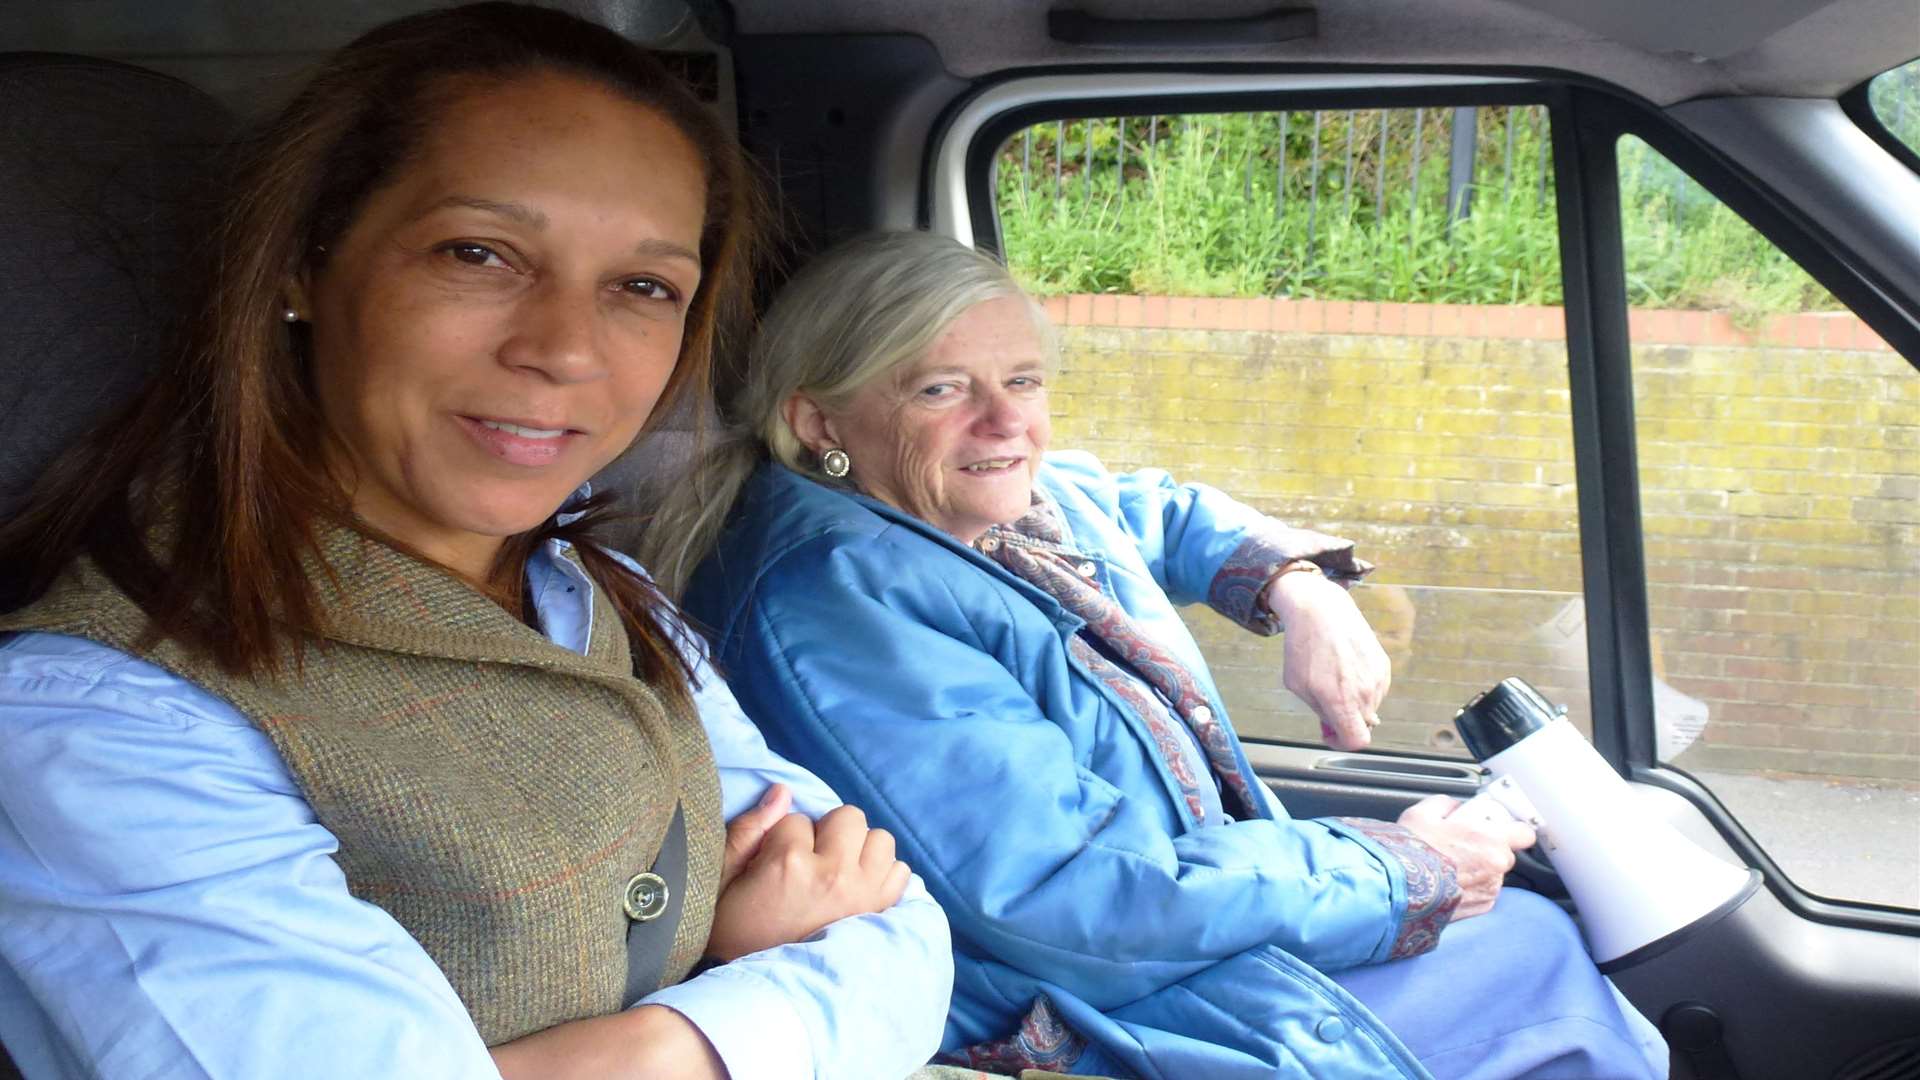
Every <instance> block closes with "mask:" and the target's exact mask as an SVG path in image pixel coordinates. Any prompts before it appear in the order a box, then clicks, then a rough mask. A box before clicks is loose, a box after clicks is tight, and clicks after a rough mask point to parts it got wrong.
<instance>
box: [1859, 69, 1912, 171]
mask: <svg viewBox="0 0 1920 1080" xmlns="http://www.w3.org/2000/svg"><path fill="white" fill-rule="evenodd" d="M1867 105H1868V107H1869V108H1871V109H1873V114H1874V115H1875V116H1877V117H1879V118H1880V123H1882V124H1884V125H1885V126H1886V129H1887V130H1888V131H1890V132H1892V133H1893V136H1894V138H1897V139H1899V140H1900V141H1901V142H1903V143H1906V144H1907V146H1908V147H1909V148H1910V149H1912V150H1913V151H1914V152H1915V153H1920V60H1915V61H1912V62H1911V63H1907V64H1902V65H1900V66H1899V67H1897V68H1894V69H1893V70H1892V71H1886V72H1882V73H1880V74H1879V75H1876V76H1874V78H1873V81H1872V82H1870V83H1868V84H1867Z"/></svg>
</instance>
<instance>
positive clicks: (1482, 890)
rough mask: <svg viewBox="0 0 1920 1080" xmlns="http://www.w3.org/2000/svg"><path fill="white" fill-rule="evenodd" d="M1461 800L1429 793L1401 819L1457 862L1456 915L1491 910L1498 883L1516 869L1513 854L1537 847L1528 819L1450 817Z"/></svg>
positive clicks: (1454, 910)
mask: <svg viewBox="0 0 1920 1080" xmlns="http://www.w3.org/2000/svg"><path fill="white" fill-rule="evenodd" d="M1459 805H1460V803H1459V800H1457V799H1451V798H1448V797H1447V796H1445V795H1429V796H1428V797H1426V798H1424V799H1421V800H1420V801H1419V802H1417V803H1414V804H1413V805H1412V806H1409V807H1407V808H1406V810H1405V811H1404V812H1402V813H1401V815H1400V824H1401V825H1404V826H1405V827H1406V828H1407V831H1409V832H1411V833H1413V835H1415V836H1417V837H1419V838H1420V839H1422V840H1425V841H1426V842H1427V843H1428V844H1430V845H1432V847H1433V848H1434V850H1436V851H1438V852H1439V853H1440V854H1441V855H1444V856H1446V858H1447V861H1448V862H1451V863H1452V864H1453V873H1454V880H1455V881H1457V882H1458V883H1459V885H1460V902H1459V904H1458V905H1456V906H1455V907H1454V909H1453V917H1454V918H1455V919H1456V920H1458V919H1470V918H1472V917H1473V916H1475V915H1484V914H1486V913H1487V912H1489V911H1491V910H1493V901H1494V898H1495V897H1497V896H1499V895H1500V883H1501V882H1502V881H1503V880H1505V878H1506V876H1507V871H1509V870H1511V869H1513V861H1514V860H1513V853H1514V852H1516V851H1522V850H1525V849H1526V848H1530V847H1532V846H1533V842H1534V840H1535V837H1534V834H1533V829H1532V827H1531V826H1528V825H1527V824H1526V823H1524V822H1519V821H1514V820H1512V819H1508V820H1506V821H1496V820H1493V819H1491V818H1487V817H1481V816H1479V815H1472V816H1461V817H1448V816H1447V815H1448V814H1451V813H1453V811H1454V809H1455V808H1456V807H1458V806H1459Z"/></svg>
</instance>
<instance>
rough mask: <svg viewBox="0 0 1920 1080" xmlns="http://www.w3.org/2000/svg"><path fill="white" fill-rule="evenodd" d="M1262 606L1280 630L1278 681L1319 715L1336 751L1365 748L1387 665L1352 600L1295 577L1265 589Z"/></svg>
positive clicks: (1323, 582)
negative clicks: (1283, 640) (1283, 641)
mask: <svg viewBox="0 0 1920 1080" xmlns="http://www.w3.org/2000/svg"><path fill="white" fill-rule="evenodd" d="M1266 605H1267V610H1268V611H1271V612H1273V614H1274V616H1275V617H1276V618H1278V619H1279V620H1280V625H1281V626H1283V627H1285V628H1286V630H1285V634H1286V660H1285V663H1286V669H1285V673H1284V675H1283V676H1282V678H1283V680H1284V682H1285V684H1286V687H1287V689H1288V690H1290V691H1292V692H1293V695H1294V696H1295V697H1297V698H1299V699H1300V700H1301V701H1304V702H1306V703H1307V707H1308V708H1310V709H1312V710H1313V711H1314V713H1315V714H1316V715H1318V716H1319V717H1320V737H1321V738H1322V739H1324V740H1325V741H1326V744H1327V745H1328V746H1331V747H1333V748H1334V749H1336V750H1359V749H1361V748H1363V747H1365V746H1366V745H1367V744H1368V743H1370V742H1372V741H1373V726H1374V725H1375V724H1378V723H1379V722H1380V716H1379V712H1378V710H1379V708H1380V702H1381V700H1382V699H1384V698H1385V697H1386V696H1387V686H1388V684H1389V683H1391V682H1392V681H1393V680H1392V665H1391V664H1389V663H1388V661H1387V653H1386V650H1384V649H1382V648H1381V647H1380V639H1379V638H1377V637H1375V636H1374V633H1373V628H1372V627H1370V626H1368V625H1367V619H1366V616H1364V615H1362V614H1360V609H1359V607H1357V606H1355V604H1354V602H1353V597H1351V596H1349V595H1348V594H1347V590H1346V589H1344V588H1342V587H1341V586H1340V585H1339V584H1337V583H1335V582H1332V581H1329V580H1327V579H1326V578H1325V577H1323V576H1321V575H1319V574H1312V573H1298V572H1296V573H1290V574H1281V575H1279V576H1277V577H1275V578H1274V579H1273V580H1272V581H1271V582H1269V583H1268V585H1267V591H1266Z"/></svg>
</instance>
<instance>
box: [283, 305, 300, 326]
mask: <svg viewBox="0 0 1920 1080" xmlns="http://www.w3.org/2000/svg"><path fill="white" fill-rule="evenodd" d="M280 321H281V322H289V323H297V322H299V321H300V313H299V312H298V311H295V310H294V309H292V308H287V309H286V310H285V311H282V312H281V313H280Z"/></svg>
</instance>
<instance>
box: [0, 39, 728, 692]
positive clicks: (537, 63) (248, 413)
mask: <svg viewBox="0 0 1920 1080" xmlns="http://www.w3.org/2000/svg"><path fill="white" fill-rule="evenodd" d="M540 71H548V72H559V73H563V74H569V75H575V76H578V77H581V78H583V79H586V80H589V81H591V82H593V83H595V84H597V85H600V86H602V87H604V88H606V89H607V90H609V91H610V92H612V93H614V94H617V95H619V96H621V97H622V98H625V99H627V100H630V101H633V102H634V103H636V104H640V105H644V106H646V107H648V108H651V109H653V110H655V111H657V112H658V113H659V114H660V115H661V116H662V117H664V118H665V119H666V120H667V121H668V122H670V123H671V124H673V126H674V127H676V128H677V129H679V130H680V131H681V132H682V133H683V134H684V135H685V136H686V137H687V138H688V139H689V140H690V141H691V142H692V143H693V145H694V147H695V148H696V150H697V151H698V153H699V155H700V157H701V159H702V161H703V162H704V164H705V168H706V179H707V199H706V222H705V227H704V229H703V232H702V234H701V238H700V260H701V272H702V284H701V287H700V289H699V291H698V292H697V293H696V294H695V296H694V299H693V301H692V303H691V305H690V306H689V309H688V313H687V320H686V330H685V336H684V339H683V341H682V344H681V347H680V356H679V361H678V363H677V365H676V366H675V368H674V371H673V375H672V377H671V378H670V380H669V381H668V383H667V386H666V389H665V391H664V392H663V393H662V396H661V399H660V401H659V403H658V404H657V405H656V406H655V410H654V415H655V416H656V417H658V416H661V415H663V414H665V413H667V412H669V411H670V410H672V409H673V408H674V407H675V405H676V404H677V403H679V402H683V401H685V400H687V399H688V397H689V396H690V395H707V394H710V393H711V388H710V380H711V368H712V356H713V353H714V351H715V350H716V349H720V348H732V347H734V345H735V344H736V342H735V340H734V334H735V333H736V332H737V331H738V330H742V329H744V324H745V320H746V315H747V308H748V306H749V304H750V295H751V283H752V275H753V265H752V264H753V261H754V256H755V254H756V251H757V247H758V232H757V229H758V221H759V218H760V214H759V203H758V198H757V194H756V189H755V188H754V186H753V185H752V183H751V181H750V179H749V174H748V173H747V170H746V166H745V164H744V161H743V159H742V157H741V155H740V151H739V150H738V147H737V145H736V144H735V143H734V141H733V139H732V138H731V137H730V136H729V135H728V133H727V132H726V130H725V129H724V128H723V127H722V126H721V124H720V123H719V121H718V119H717V118H716V117H715V116H714V115H713V114H712V113H711V112H709V111H708V109H707V108H706V107H705V106H703V105H701V103H700V102H699V101H697V100H696V99H695V98H694V96H693V95H692V93H691V92H690V91H689V90H688V89H687V88H686V87H685V86H684V85H683V84H682V83H681V82H680V81H679V80H678V79H676V78H675V77H674V76H673V75H672V74H671V73H669V72H668V70H667V69H666V68H665V67H664V66H663V65H662V64H661V63H660V62H659V60H657V59H656V58H655V57H654V56H653V55H652V54H650V53H648V52H647V51H646V50H644V49H642V48H640V47H638V46H636V45H634V44H633V43H631V42H629V41H627V40H625V39H624V38H622V37H620V36H619V35H618V34H615V33H614V32H613V31H611V30H608V29H606V28H604V27H600V26H596V25H594V24H593V23H590V22H586V21H584V20H582V19H579V18H576V17H574V16H572V15H567V14H564V13H561V12H558V11H553V10H550V9H545V8H539V7H532V6H527V5H521V4H511V3H481V4H473V5H469V6H466V7H460V8H453V9H450V10H446V11H436V12H428V13H426V14H421V15H415V16H410V17H407V18H403V19H399V20H396V21H394V22H390V23H387V24H386V25H384V26H381V27H379V28H377V29H375V30H372V31H370V32H368V33H367V34H365V35H363V36H361V37H360V38H358V39H357V40H355V41H354V42H352V43H351V44H349V45H347V46H345V47H344V48H342V49H340V50H339V51H338V52H336V53H334V54H333V55H332V56H331V57H330V58H328V59H327V60H326V61H325V62H324V64H323V65H322V66H321V67H320V69H319V70H318V72H317V73H316V74H315V75H314V76H313V78H312V80H311V81H310V82H309V83H308V84H307V85H306V87H305V88H304V89H303V90H302V91H301V92H300V93H299V94H298V95H297V96H296V97H295V98H294V99H293V100H292V102H291V103H290V104H288V105H287V107H286V108H285V109H283V110H282V111H281V112H280V113H279V114H278V115H277V116H276V117H275V118H273V119H272V120H271V121H270V122H268V123H267V124H266V125H265V126H264V127H263V128H262V129H261V130H260V132H259V133H258V134H257V135H255V136H254V137H253V138H252V139H250V140H248V141H247V142H245V143H243V144H241V145H240V147H239V156H238V160H237V162H236V166H237V167H236V169H235V170H234V174H233V189H232V193H231V197H230V199H229V200H228V201H227V203H226V210H225V213H224V217H223V219H222V220H221V221H220V223H219V225H218V226H217V228H216V229H215V230H214V232H213V234H212V235H211V236H210V237H209V238H208V242H207V244H206V245H205V250H204V252H203V259H202V265H201V270H200V274H201V276H200V282H201V286H200V289H201V295H202V298H203V299H202V301H201V305H200V307H199V309H198V310H197V311H196V312H194V313H192V314H191V315H190V317H189V319H188V321H187V323H186V326H185V329H184V332H183V334H182V340H181V343H180V347H179V348H178V349H177V350H175V351H174V352H173V353H172V354H171V355H170V356H169V357H167V358H165V362H164V363H163V364H162V365H161V366H160V369H159V370H158V372H157V374H156V376H155V377H154V379H153V381H152V382H151V383H150V384H149V385H148V387H147V388H146V390H145V391H143V393H142V394H141V396H140V397H139V398H138V399H137V400H136V401H135V402H134V403H133V405H132V406H131V407H130V408H129V409H128V411H127V412H126V413H124V414H122V415H121V416H119V417H117V418H115V419H114V420H113V421H111V422H109V423H108V424H105V425H103V426H102V427H101V428H100V429H99V430H98V431H97V432H96V433H95V434H94V435H93V436H91V437H90V438H89V439H87V440H86V441H85V442H83V443H82V444H80V445H79V446H78V447H76V448H75V449H74V450H72V451H70V452H69V453H68V454H66V455H65V456H64V457H62V458H61V459H60V460H59V461H58V462H57V463H56V464H55V465H54V466H53V468H51V469H50V470H49V471H48V472H47V473H46V474H45V475H44V476H42V478H41V480H40V482H39V483H38V484H37V485H36V487H35V490H34V496H33V499H32V501H31V503H30V504H29V506H28V508H27V510H26V511H25V512H24V513H23V514H21V515H20V516H19V517H18V518H16V519H15V520H14V521H13V522H11V523H9V524H8V525H7V526H6V527H5V528H4V530H0V565H9V566H11V567H15V568H19V569H22V570H24V571H25V576H26V581H25V585H26V588H25V593H24V595H23V596H15V597H12V598H10V599H9V601H8V602H9V603H10V604H13V605H17V604H19V603H22V602H25V601H30V600H31V599H33V598H35V597H38V596H39V595H41V594H42V593H44V592H45V590H46V589H47V588H48V587H49V586H50V585H51V583H52V581H53V579H54V578H55V577H57V576H58V575H59V574H60V572H61V571H62V570H63V569H64V568H65V567H66V566H67V565H68V564H69V563H70V562H71V561H72V560H73V559H74V558H75V557H77V556H79V555H82V554H84V555H87V556H90V557H91V558H92V559H93V560H94V562H95V563H96V564H98V566H99V567H100V568H101V570H102V571H103V572H105V573H106V574H107V576H108V577H109V578H111V579H112V580H113V582H114V583H115V584H116V585H118V586H119V587H120V588H121V589H123V590H124V591H125V592H126V593H127V595H128V596H130V597H131V598H132V599H133V600H134V601H135V602H136V603H138V604H139V605H140V606H141V608H142V609H143V610H144V611H145V612H146V613H147V615H148V616H149V618H150V619H151V620H152V622H151V626H150V629H149V641H150V642H151V641H157V640H161V639H175V640H178V641H180V642H181V643H182V644H184V645H186V646H187V647H188V648H190V649H193V650H195V651H197V652H200V653H202V654H203V655H207V656H210V657H211V658H213V659H214V660H215V661H216V662H217V663H219V664H220V665H221V666H222V667H223V668H225V669H226V670H228V671H230V672H233V673H236V674H248V673H260V672H264V671H266V670H268V669H271V668H272V667H274V666H275V665H276V664H277V663H279V662H280V661H281V660H282V659H284V658H286V656H287V654H288V652H289V649H290V647H292V646H296V645H297V644H298V643H299V642H300V641H302V640H304V639H305V638H306V637H307V636H308V635H312V634H314V633H316V632H319V631H322V630H323V629H324V616H325V613H324V612H321V611H318V610H316V600H315V594H314V588H313V583H312V581H311V580H310V579H309V577H308V575H307V573H306V569H305V566H304V562H303V560H304V559H305V557H307V556H308V555H311V554H317V549H316V546H315V539H316V535H317V534H316V527H317V526H319V525H322V524H339V525H345V526H347V527H352V528H362V529H363V530H364V527H363V526H359V525H357V524H356V523H355V522H354V520H353V518H352V515H351V513H350V511H349V510H348V508H347V505H346V501H345V497H344V495H343V493H342V492H341V490H340V488H339V485H338V484H337V483H336V482H335V481H334V480H333V479H332V478H330V477H329V476H328V474H327V472H326V470H325V468H324V466H323V465H322V464H321V463H322V462H323V461H325V460H326V455H325V454H324V453H323V452H322V451H323V448H324V446H325V442H324V440H325V439H327V438H328V436H327V434H326V431H325V426H324V424H323V421H322V418H321V416H320V412H319V408H318V405H317V404H316V400H315V397H314V394H313V391H312V382H311V379H310V378H309V376H308V373H307V370H306V362H305V358H304V344H305V341H304V334H303V333H302V329H303V328H301V327H298V326H295V327H292V328H289V327H288V326H287V325H286V324H285V323H283V322H282V321H281V319H280V318H279V312H280V310H281V308H282V307H283V306H284V296H285V289H286V285H287V283H288V281H289V280H290V279H291V278H292V276H293V275H294V274H295V273H297V272H298V271H300V270H301V269H303V268H306V267H310V266H314V265H317V260H323V259H324V258H325V251H326V249H327V248H328V247H329V246H331V245H332V243H333V242H334V241H335V240H336V239H337V238H338V237H340V236H341V235H342V234H343V233H344V232H345V231H346V230H347V228H348V226H349V225H350V224H351V223H352V222H353V220H354V218H355V217H356V215H357V214H358V213H359V212H360V209H361V208H362V206H363V205H364V204H365V202H366V201H367V198H368V196H369V195H370V194H371V193H373V192H375V191H377V190H379V189H380V187H381V186H382V185H383V184H385V183H387V182H389V181H390V180H391V179H392V178H393V177H394V175H395V174H396V173H397V172H398V171H399V170H401V169H402V168H404V167H405V166H406V165H407V164H408V163H409V162H410V161H411V160H412V159H413V158H414V157H415V156H416V155H417V154H418V153H419V151H420V146H421V143H422V141H423V135H424V134H425V132H426V131H427V129H428V127H429V126H430V125H431V124H432V123H433V119H434V116H435V115H436V110H437V109H438V108H441V107H444V105H445V103H446V101H447V100H448V99H449V98H450V97H451V92H452V91H455V90H465V89H467V88H468V87H470V86H475V85H478V86H484V85H485V84H486V82H487V81H503V80H507V79H511V78H514V77H516V76H522V75H526V74H529V73H533V72H540ZM570 509H574V510H580V509H584V510H586V511H587V513H586V514H585V515H584V516H583V517H580V518H577V519H575V518H572V517H571V516H569V521H568V524H565V525H562V524H560V523H559V521H558V519H557V517H556V518H550V519H549V520H548V521H547V523H546V524H545V525H543V526H541V527H540V528H538V529H535V530H533V531H532V532H530V533H527V534H523V535H521V536H518V537H514V538H512V539H510V540H509V542H508V543H507V545H506V547H505V549H504V551H503V553H502V565H501V567H500V569H501V570H503V571H506V572H511V573H512V574H513V575H514V578H513V579H514V580H516V581H517V580H518V575H519V574H520V573H522V572H523V567H524V564H525V559H526V557H527V556H528V555H529V554H530V553H531V552H532V551H533V550H534V549H535V548H536V547H537V546H538V545H539V544H541V543H543V542H545V541H546V540H549V539H554V538H558V539H564V540H569V541H572V542H573V543H574V544H575V547H576V549H577V551H578V552H579V554H580V556H581V559H582V561H583V563H584V565H585V567H586V569H587V571H588V572H589V573H590V574H591V575H592V576H593V578H594V580H595V581H597V582H599V583H600V584H601V585H602V587H603V588H605V589H606V591H607V594H608V596H609V598H610V599H611V600H612V602H613V603H614V605H615V607H616V608H617V609H618V610H619V611H620V614H621V617H622V620H623V622H624V623H625V624H626V627H627V630H628V633H629V636H630V638H631V639H632V645H633V652H634V656H635V665H636V670H637V671H638V672H639V674H640V675H641V676H642V677H644V678H646V679H648V681H650V682H652V683H653V684H654V685H656V686H657V687H659V688H660V689H661V690H663V691H664V692H666V693H667V694H668V695H669V696H670V697H672V698H675V699H677V700H682V701H684V700H685V695H686V693H687V681H688V680H687V674H688V672H687V668H686V665H685V663H684V661H683V660H682V659H681V653H680V651H679V649H677V648H676V646H675V642H674V641H672V640H671V639H670V635H668V634H667V633H666V632H665V631H664V629H663V624H662V622H661V621H660V620H659V619H658V618H656V613H657V612H658V611H659V610H660V606H661V604H662V603H663V601H662V599H661V596H660V594H659V592H658V591H657V590H656V589H655V588H654V587H653V586H652V585H651V584H649V583H648V582H647V581H646V580H645V579H643V578H641V577H640V576H638V575H635V574H633V573H631V572H629V571H627V570H626V569H625V568H624V567H623V566H622V565H621V564H620V563H619V562H618V561H616V560H615V559H613V558H612V557H610V556H609V555H607V554H606V553H605V552H604V550H603V549H602V548H601V547H600V545H599V544H597V543H595V542H594V541H593V539H592V536H593V533H594V527H595V525H596V524H599V523H601V522H602V521H603V520H604V518H605V516H606V514H607V506H606V498H605V493H598V494H597V495H596V497H595V498H594V499H592V500H589V502H588V504H587V505H586V506H584V507H578V506H576V507H570ZM169 522H173V523H177V524H178V526H180V527H178V528H161V529H158V530H156V528H155V527H156V526H161V525H166V524H167V523H169ZM157 534H167V535H172V536H174V537H175V539H174V540H173V542H172V543H171V545H170V546H169V547H168V548H167V549H166V550H163V551H156V550H153V549H151V548H150V547H149V546H148V545H147V544H144V543H141V542H140V538H141V537H151V536H154V535H157ZM292 651H293V652H294V653H295V654H296V655H297V648H295V649H293V650H292Z"/></svg>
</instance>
